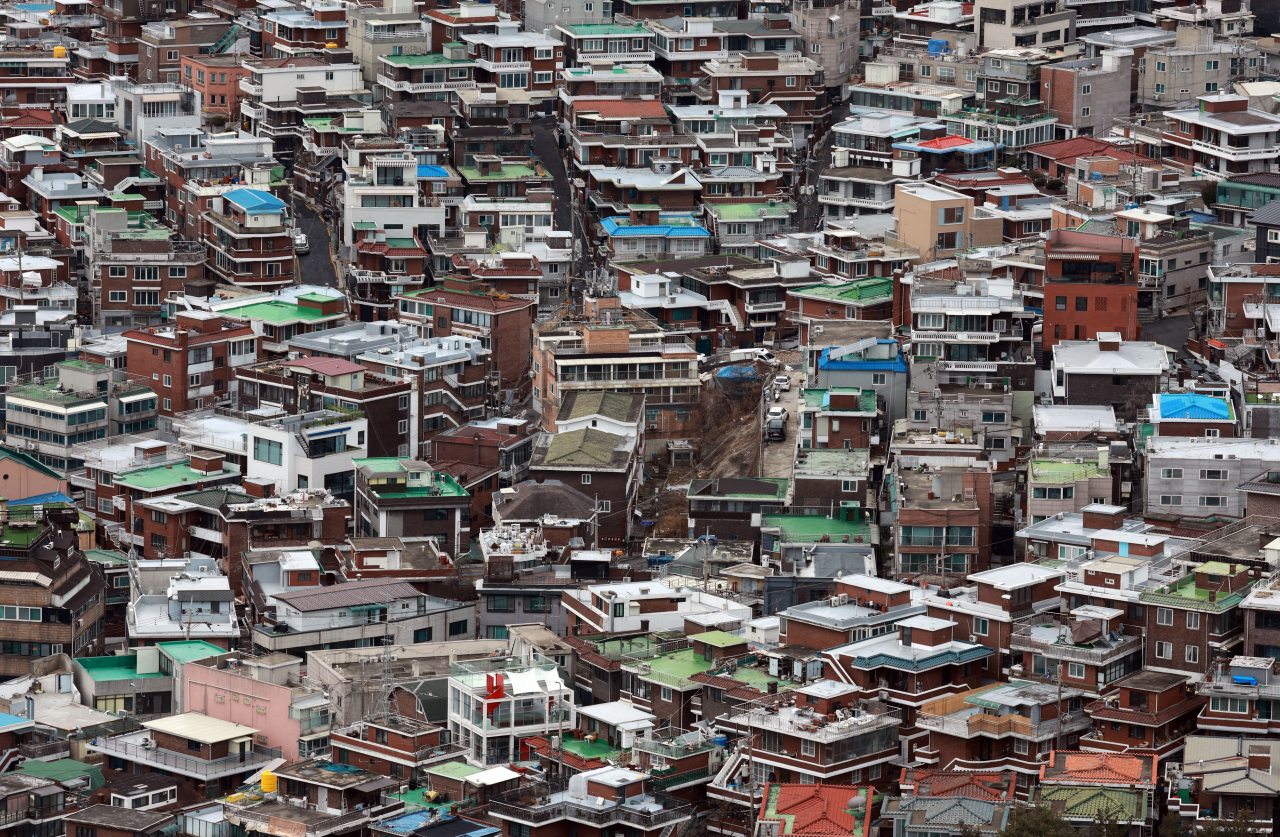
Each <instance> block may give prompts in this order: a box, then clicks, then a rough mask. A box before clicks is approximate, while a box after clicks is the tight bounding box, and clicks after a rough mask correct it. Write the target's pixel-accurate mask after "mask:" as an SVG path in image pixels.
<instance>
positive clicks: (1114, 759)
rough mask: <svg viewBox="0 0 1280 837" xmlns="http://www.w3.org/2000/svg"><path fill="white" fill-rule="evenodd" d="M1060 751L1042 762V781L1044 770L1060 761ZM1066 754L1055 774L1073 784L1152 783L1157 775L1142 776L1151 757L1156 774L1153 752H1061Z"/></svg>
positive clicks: (1056, 780) (1063, 780) (1053, 778)
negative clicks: (1135, 753)
mask: <svg viewBox="0 0 1280 837" xmlns="http://www.w3.org/2000/svg"><path fill="white" fill-rule="evenodd" d="M1059 753H1061V751H1057V752H1054V753H1053V755H1052V756H1051V758H1050V761H1049V763H1048V764H1044V765H1041V766H1040V781H1041V782H1044V781H1045V778H1046V776H1045V774H1046V772H1047V771H1048V770H1049V768H1050V767H1052V766H1054V765H1055V764H1056V763H1057V760H1058V759H1057V756H1058V754H1059ZM1061 754H1062V755H1064V756H1066V758H1065V759H1064V763H1063V766H1062V770H1061V771H1058V772H1056V773H1055V774H1054V776H1053V777H1052V780H1053V781H1055V782H1064V783H1070V784H1086V783H1087V784H1104V785H1131V786H1132V785H1152V784H1154V782H1155V779H1154V778H1148V779H1143V778H1142V774H1143V768H1144V767H1145V766H1146V764H1145V763H1146V762H1147V761H1148V760H1150V764H1151V773H1150V774H1149V776H1151V777H1154V776H1156V775H1157V774H1156V763H1157V761H1158V757H1157V756H1154V755H1150V756H1148V755H1142V756H1123V755H1119V754H1105V755H1104V754H1102V753H1061Z"/></svg>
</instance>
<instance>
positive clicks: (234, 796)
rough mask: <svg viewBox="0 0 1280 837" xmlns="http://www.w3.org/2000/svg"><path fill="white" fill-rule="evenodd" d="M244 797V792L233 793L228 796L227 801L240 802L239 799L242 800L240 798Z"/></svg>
mask: <svg viewBox="0 0 1280 837" xmlns="http://www.w3.org/2000/svg"><path fill="white" fill-rule="evenodd" d="M242 799H244V794H242V793H233V794H231V795H230V796H228V797H227V801H228V802H231V803H233V804H234V803H236V802H239V801H240V800H242Z"/></svg>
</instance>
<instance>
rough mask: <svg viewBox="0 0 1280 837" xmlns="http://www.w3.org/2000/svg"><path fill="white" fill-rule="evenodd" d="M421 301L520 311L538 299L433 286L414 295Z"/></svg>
mask: <svg viewBox="0 0 1280 837" xmlns="http://www.w3.org/2000/svg"><path fill="white" fill-rule="evenodd" d="M413 299H416V300H418V301H419V302H446V301H447V302H448V303H450V304H451V305H457V306H461V307H463V308H470V309H472V310H474V311H495V312H499V313H501V312H503V311H518V310H519V309H521V308H528V307H529V306H531V305H533V306H536V305H537V304H538V301H537V300H536V299H502V298H501V297H497V296H489V295H488V294H471V293H467V292H465V291H455V290H452V289H450V288H432V289H430V290H429V291H427V292H426V293H424V294H420V295H419V296H415V297H413Z"/></svg>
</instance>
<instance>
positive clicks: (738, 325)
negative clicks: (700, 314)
mask: <svg viewBox="0 0 1280 837" xmlns="http://www.w3.org/2000/svg"><path fill="white" fill-rule="evenodd" d="M707 310H708V311H724V312H725V313H726V314H728V315H729V322H731V323H733V328H734V331H745V330H746V325H745V324H744V323H743V322H742V317H741V316H740V315H739V314H738V309H737V307H736V306H735V305H734V304H733V303H732V302H730V301H729V300H727V299H711V300H707Z"/></svg>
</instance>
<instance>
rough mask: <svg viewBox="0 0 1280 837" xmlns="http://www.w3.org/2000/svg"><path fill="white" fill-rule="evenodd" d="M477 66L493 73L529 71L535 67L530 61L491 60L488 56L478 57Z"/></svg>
mask: <svg viewBox="0 0 1280 837" xmlns="http://www.w3.org/2000/svg"><path fill="white" fill-rule="evenodd" d="M476 66H477V67H480V68H481V69H485V70H488V71H489V72H491V73H527V72H530V71H531V70H532V69H533V65H532V64H530V63H529V62H528V61H490V60H489V59H488V58H477V59H476Z"/></svg>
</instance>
